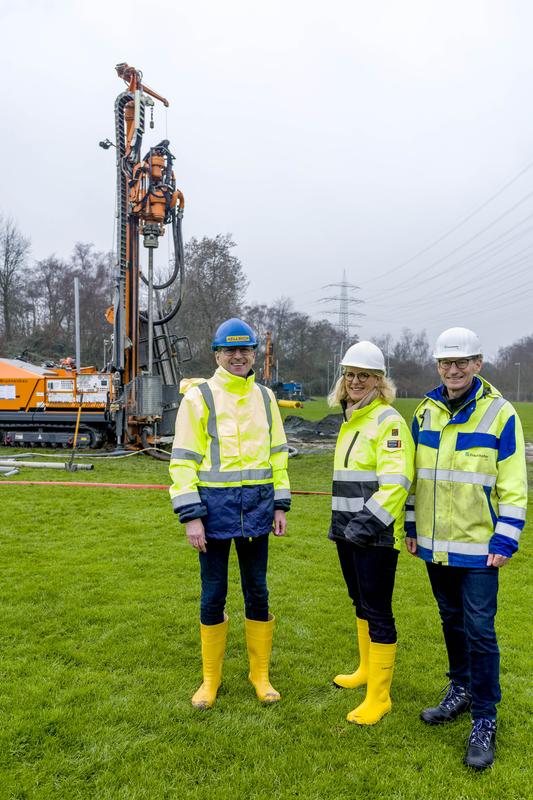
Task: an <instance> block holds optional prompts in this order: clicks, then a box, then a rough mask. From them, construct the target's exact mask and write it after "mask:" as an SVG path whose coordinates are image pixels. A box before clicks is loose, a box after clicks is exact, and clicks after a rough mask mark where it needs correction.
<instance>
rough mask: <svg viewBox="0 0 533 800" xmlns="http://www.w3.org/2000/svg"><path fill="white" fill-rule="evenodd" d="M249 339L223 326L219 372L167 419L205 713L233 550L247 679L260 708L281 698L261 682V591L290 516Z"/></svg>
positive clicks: (269, 618) (280, 434) (266, 638)
mask: <svg viewBox="0 0 533 800" xmlns="http://www.w3.org/2000/svg"><path fill="white" fill-rule="evenodd" d="M256 347H257V338H256V336H255V333H254V331H253V330H252V328H250V326H249V325H247V324H246V322H243V321H242V320H240V319H235V318H233V319H229V320H226V321H225V322H223V323H222V325H220V326H219V328H218V329H217V331H216V333H215V336H214V338H213V342H212V349H213V351H214V353H215V360H216V363H217V365H218V368H217V370H216V372H215V373H214V375H213V376H212V377H211V378H210V379H209V380H207V381H206V380H193V381H189V382H188V388H187V389H186V391H185V393H184V397H183V400H182V402H181V404H180V407H179V410H178V415H177V419H176V434H175V438H174V445H173V449H172V458H171V462H170V475H171V479H172V486H171V488H170V497H171V500H172V505H173V508H174V511H175V512H176V513H177V514H179V519H180V522H182V523H184V524H185V531H186V535H187V539H188V541H189V543H190V545H191V546H192V547H194V549H195V550H197V551H198V553H199V559H200V576H201V584H202V593H201V601H200V633H201V640H202V664H203V683H202V685H201V686H200V688H199V689H198V691H197V692H196V693H195V694H194V696H193V698H192V704H193V706H195V707H196V708H200V709H207V708H211V707H212V706H213V705H214V703H215V700H216V696H217V692H218V688H219V686H220V683H221V679H222V662H223V658H224V651H225V646H226V638H227V632H228V617H227V616H226V613H225V603H226V595H227V588H228V558H229V553H230V548H231V542H232V540H233V541H234V542H235V547H236V550H237V556H238V560H239V569H240V576H241V585H242V590H243V595H244V605H245V631H246V642H247V649H248V657H249V663H250V673H249V679H250V681H251V682H252V684H253V686H254V688H255V691H256V694H257V697H258V698H259V700H260V701H262V702H264V703H274V702H277V701H278V700H279V699H280V695H279V692H277V691H276V690H275V689H274V687H273V686H272V685H271V683H270V678H269V664H270V654H271V650H272V636H273V630H274V617H273V615H272V614H271V613H270V611H269V605H268V589H267V583H266V572H267V560H268V542H269V534H270V533H271V532H273V533H274V535H276V536H283V535H284V533H285V528H286V519H285V514H286V512H287V511H288V510H289V508H290V488H289V479H288V474H287V460H288V446H287V440H286V437H285V432H284V430H283V424H282V422H281V417H280V413H279V409H278V406H277V403H276V400H275V398H274V395H273V393H272V391H271V390H270V389H267V388H266V387H265V386H261V385H260V384H257V383H256V382H255V373H254V370H253V365H254V362H255V351H256Z"/></svg>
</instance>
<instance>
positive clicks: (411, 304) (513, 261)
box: [373, 244, 533, 311]
mask: <svg viewBox="0 0 533 800" xmlns="http://www.w3.org/2000/svg"><path fill="white" fill-rule="evenodd" d="M532 247H533V244H529V245H528V246H527V247H525V248H524V249H523V250H520V251H519V252H518V253H514V254H513V255H512V256H510V257H509V258H508V259H507V260H504V261H500V262H498V263H497V264H495V265H493V266H492V267H491V268H490V269H487V270H484V271H483V274H482V275H481V276H480V275H473V276H472V278H471V279H470V280H468V281H466V282H464V283H461V284H454V285H452V286H450V287H448V288H444V289H440V290H438V289H435V292H438V297H436V298H435V297H434V296H431V297H424V298H421V299H411V300H407V301H406V302H403V303H400V304H398V303H397V302H396V301H394V300H393V301H391V302H389V303H377V302H374V303H373V305H375V306H378V307H381V308H388V307H390V306H391V304H394V309H395V311H398V310H401V311H405V310H410V309H412V308H415V309H418V308H420V307H424V306H427V305H431V304H433V303H435V302H442V301H443V300H449V299H453V298H457V297H461V296H463V295H465V294H469V293H470V292H472V291H473V289H474V288H475V289H477V290H478V291H480V290H481V289H485V288H488V289H490V291H492V292H494V290H495V286H494V285H491V286H490V287H487V286H482V287H480V285H479V281H480V278H482V279H483V280H484V279H486V278H487V277H490V276H492V275H494V274H497V273H499V272H502V270H503V269H505V268H508V267H513V266H517V265H519V264H522V263H523V262H524V261H527V262H528V265H527V266H526V268H525V269H522V270H518V271H515V272H507V271H506V272H505V276H504V277H505V280H506V281H509V280H510V279H511V278H514V277H517V275H520V274H522V273H523V272H525V271H527V270H528V269H531V266H530V264H529V257H530V254H531V248H532ZM462 289H464V290H465V291H460V290H462Z"/></svg>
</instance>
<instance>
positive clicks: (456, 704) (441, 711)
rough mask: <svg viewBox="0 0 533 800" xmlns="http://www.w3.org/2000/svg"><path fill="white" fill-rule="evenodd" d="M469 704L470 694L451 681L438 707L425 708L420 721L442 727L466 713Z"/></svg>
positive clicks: (470, 700)
mask: <svg viewBox="0 0 533 800" xmlns="http://www.w3.org/2000/svg"><path fill="white" fill-rule="evenodd" d="M471 702H472V697H471V695H470V692H469V691H468V690H467V689H466V688H465V687H464V686H461V685H460V684H459V683H453V681H452V683H450V685H449V686H448V691H447V692H446V694H445V695H444V697H443V698H442V700H441V701H440V703H439V704H438V706H435V707H434V708H425V709H424V710H423V711H422V712H421V714H420V719H421V720H422V721H423V722H425V723H427V724H428V725H444V724H445V723H446V722H453V720H454V719H457V717H458V716H459V715H460V714H464V712H465V711H468V709H469V708H470V703H471Z"/></svg>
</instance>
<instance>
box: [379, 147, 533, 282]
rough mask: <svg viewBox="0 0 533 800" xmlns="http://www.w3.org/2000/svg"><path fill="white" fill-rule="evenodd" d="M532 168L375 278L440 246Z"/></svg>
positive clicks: (532, 163)
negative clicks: (405, 258)
mask: <svg viewBox="0 0 533 800" xmlns="http://www.w3.org/2000/svg"><path fill="white" fill-rule="evenodd" d="M531 167H533V161H530V162H529V163H528V164H526V166H525V167H523V168H522V169H521V170H520V171H519V172H518V173H517V174H516V175H514V176H513V177H512V178H511V179H510V180H508V181H507V182H506V183H504V184H503V186H501V187H500V188H499V189H498V190H497V191H496V192H495V193H494V194H493V195H491V196H490V197H489V198H488V199H487V200H485V202H483V203H481V205H479V206H477V207H476V208H475V209H474V210H473V211H471V212H470V213H469V214H467V215H466V217H462V219H460V220H459V222H457V223H456V224H455V225H453V226H452V227H451V228H449V229H448V230H447V231H445V232H444V233H443V234H441V236H439V237H438V238H437V239H435V240H434V241H433V242H430V244H428V245H426V246H425V247H423V248H422V249H421V250H419V251H418V252H417V253H415V254H414V255H413V256H411V257H410V258H408V259H407V260H406V261H402V262H401V263H400V264H397V265H396V266H395V267H391V268H390V269H388V270H385V272H382V273H380V274H379V275H376V276H375V277H376V278H377V279H378V280H379V279H381V278H385V277H387V276H388V275H391V274H392V273H393V272H397V271H398V270H400V269H403V268H404V267H407V266H408V265H409V264H411V263H412V262H413V261H415V260H416V259H417V258H419V257H420V256H422V255H424V254H425V253H427V252H428V251H429V250H432V249H433V248H434V247H436V246H437V245H438V244H440V243H441V242H442V241H444V239H446V238H447V237H448V236H451V234H452V233H455V231H456V230H458V229H459V228H460V227H462V226H463V225H464V224H465V223H466V222H468V221H469V220H471V219H472V217H475V215H476V214H479V212H480V211H482V210H483V209H484V208H486V207H487V206H488V205H489V204H490V203H492V201H493V200H495V199H496V198H497V197H499V196H500V195H501V194H503V192H505V190H506V189H508V188H509V187H510V186H512V185H513V184H514V183H516V181H517V180H519V179H520V178H521V177H522V175H524V174H525V173H526V172H527V171H528V170H530V169H531Z"/></svg>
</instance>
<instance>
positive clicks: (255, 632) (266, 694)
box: [244, 614, 281, 703]
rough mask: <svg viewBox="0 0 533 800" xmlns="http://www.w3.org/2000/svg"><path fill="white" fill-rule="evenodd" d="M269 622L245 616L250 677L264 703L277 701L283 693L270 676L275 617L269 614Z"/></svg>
mask: <svg viewBox="0 0 533 800" xmlns="http://www.w3.org/2000/svg"><path fill="white" fill-rule="evenodd" d="M268 616H269V619H268V622H258V621H257V620H255V619H247V618H245V620H244V624H245V630H246V646H247V648H248V660H249V662H250V674H249V675H248V678H249V679H250V681H251V683H252V684H253V685H254V687H255V693H256V695H257V697H258V699H259V700H260V701H261V702H262V703H277V702H278V700H281V695H280V693H279V692H277V691H276V690H275V689H274V687H273V686H272V684H271V683H270V678H269V674H268V672H269V666H270V654H271V652H272V636H273V633H274V622H275V618H274V617H273V616H272V614H269V615H268Z"/></svg>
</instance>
